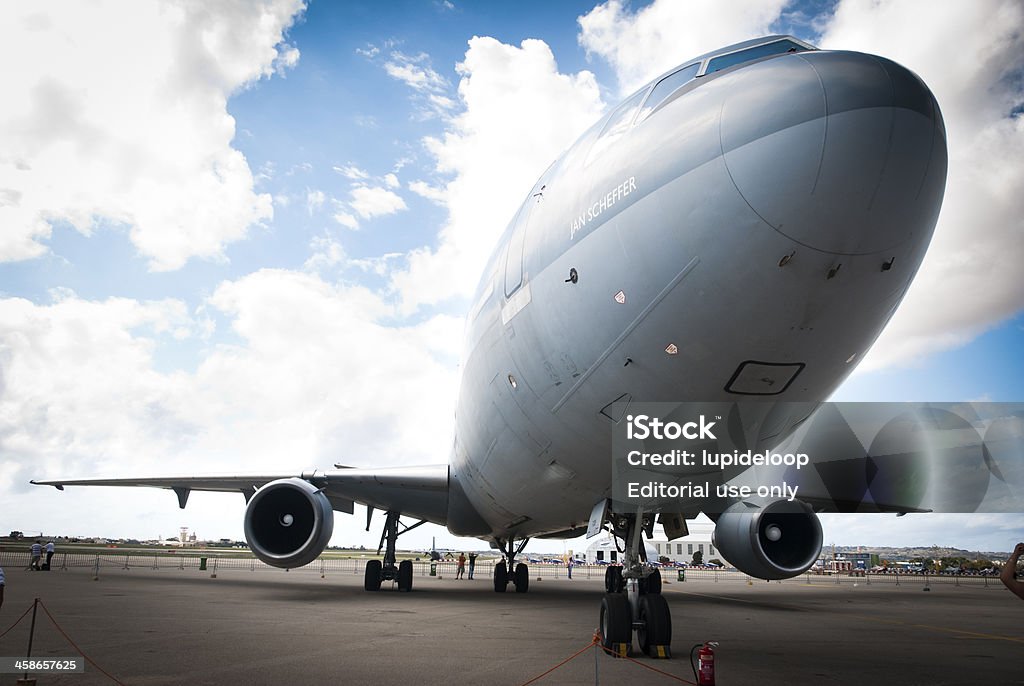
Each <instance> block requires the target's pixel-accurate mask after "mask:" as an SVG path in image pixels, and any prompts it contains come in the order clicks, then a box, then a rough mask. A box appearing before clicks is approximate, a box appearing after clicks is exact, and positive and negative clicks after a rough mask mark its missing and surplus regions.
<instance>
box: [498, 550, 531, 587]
mask: <svg viewBox="0 0 1024 686" xmlns="http://www.w3.org/2000/svg"><path fill="white" fill-rule="evenodd" d="M529 540H530V539H529V538H524V539H523V540H522V541H520V542H519V545H516V542H515V538H514V537H512V538H507V539H505V538H499V539H496V540H495V543H497V544H498V549H499V550H500V551H501V553H502V555H503V556H504V557H505V559H504V560H502V561H501V562H499V563H498V564H496V565H495V566H494V592H495V593H504V592H505V590H506V589H507V588H508V582H509V581H511V582H512V583H513V584H515V587H516V593H526V592H527V591H529V590H530V568H529V567H527V566H526V565H525V564H524V563H522V562H520V563H519V564H516V563H515V560H516V555H518V554H519V553H521V552H523V548H525V547H526V544H527V542H528V541H529Z"/></svg>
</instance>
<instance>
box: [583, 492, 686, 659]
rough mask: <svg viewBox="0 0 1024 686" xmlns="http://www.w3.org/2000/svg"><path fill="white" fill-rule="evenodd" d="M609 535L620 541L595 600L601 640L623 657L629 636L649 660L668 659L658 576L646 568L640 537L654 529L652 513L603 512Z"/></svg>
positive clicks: (668, 620)
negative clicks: (618, 556)
mask: <svg viewBox="0 0 1024 686" xmlns="http://www.w3.org/2000/svg"><path fill="white" fill-rule="evenodd" d="M608 517H609V522H610V524H611V528H612V533H614V534H615V536H617V537H618V538H621V539H622V540H624V541H625V542H626V550H625V552H624V553H623V563H622V566H621V567H617V566H616V567H608V568H607V569H606V570H605V575H604V590H605V595H604V598H603V599H602V600H601V624H600V627H601V640H602V644H603V645H604V647H605V648H607V649H608V650H609V651H610V652H611V653H613V654H615V655H622V656H624V655H628V654H629V652H630V650H631V648H632V645H633V632H634V631H635V632H636V640H637V643H638V644H639V645H640V650H641V651H643V652H644V653H646V654H647V655H649V656H651V657H658V658H668V657H671V656H672V655H671V649H670V646H671V644H672V614H671V612H670V611H669V608H668V603H667V602H666V601H665V598H664V597H663V596H662V595H661V572H660V571H658V570H657V569H656V568H654V567H652V566H650V565H649V564H646V562H647V552H646V551H645V549H644V547H643V545H641V534H642V533H643V532H644V531H647V532H648V536H650V533H651V531H652V529H653V527H654V517H653V515H644V514H643V511H642V510H638V511H637V513H636V514H625V515H620V514H609V515H608Z"/></svg>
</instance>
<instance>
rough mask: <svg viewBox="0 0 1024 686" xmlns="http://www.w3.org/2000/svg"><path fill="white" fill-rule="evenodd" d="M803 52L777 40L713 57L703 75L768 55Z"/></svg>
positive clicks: (799, 47)
mask: <svg viewBox="0 0 1024 686" xmlns="http://www.w3.org/2000/svg"><path fill="white" fill-rule="evenodd" d="M805 50H807V48H805V47H804V46H802V45H800V44H799V43H794V42H793V41H791V40H777V41H775V42H773V43H765V44H764V45H757V46H754V47H752V48H747V49H746V50H739V51H737V52H730V53H729V54H728V55H722V56H721V57H715V58H714V59H712V60H711V61H710V62H708V68H707V70H705V72H704V73H705V74H711V73H713V72H716V71H721V70H723V69H728V68H729V67H732V66H734V65H737V64H740V63H742V62H749V61H751V60H756V59H758V58H761V57H768V56H769V55H779V54H782V53H785V52H804V51H805Z"/></svg>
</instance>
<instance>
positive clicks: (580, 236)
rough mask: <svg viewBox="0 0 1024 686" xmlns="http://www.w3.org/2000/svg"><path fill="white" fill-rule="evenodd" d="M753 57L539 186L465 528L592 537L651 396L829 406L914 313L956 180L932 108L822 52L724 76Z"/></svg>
mask: <svg viewBox="0 0 1024 686" xmlns="http://www.w3.org/2000/svg"><path fill="white" fill-rule="evenodd" d="M740 47H742V46H733V48H731V49H724V50H723V51H718V52H716V53H710V54H709V55H707V56H704V57H702V58H696V59H694V60H691V61H689V62H687V63H684V65H683V68H684V70H685V68H686V67H688V66H689V65H694V64H696V65H697V66H696V68H692V73H691V72H687V73H684V74H681V75H679V76H676V79H677V80H678V82H679V83H682V85H681V86H679V85H677V84H676V85H675V89H674V90H672V89H670V88H667V87H662V88H661V89H660V90H657V89H656V90H655V92H654V94H653V95H652V94H651V91H652V89H654V88H656V86H657V84H658V83H659V82H660V81H661V78H662V77H659V79H656V80H655V81H652V82H651V84H648V86H645V87H644V88H643V89H641V90H640V91H638V92H637V94H634V95H633V96H631V97H630V98H627V99H626V100H625V101H624V102H623V103H622V104H621V105H619V106H618V107H616V108H615V109H613V110H612V111H611V112H610V113H609V114H608V115H607V116H606V117H604V118H603V119H602V120H601V121H599V122H598V123H597V124H595V125H594V126H593V127H591V129H589V130H588V131H587V132H586V133H584V134H583V135H582V136H581V137H580V139H579V140H578V141H577V142H576V143H575V144H574V145H572V146H571V147H570V148H569V149H568V150H567V151H566V152H565V153H564V154H563V155H562V156H561V157H560V158H559V159H558V160H557V161H556V162H555V163H554V164H552V165H551V167H550V168H549V169H548V170H547V171H546V172H545V173H544V174H543V175H542V176H541V178H540V179H539V180H538V181H537V182H536V184H535V185H534V187H533V188H532V189H531V190H530V192H529V193H528V194H527V197H526V199H525V201H524V202H523V204H522V206H521V208H520V209H519V211H518V212H517V214H516V216H515V217H514V218H513V220H512V222H511V224H510V225H509V227H508V229H507V230H506V232H505V234H504V236H503V237H502V239H501V241H500V242H499V245H498V247H497V249H496V250H495V252H494V254H493V255H492V257H491V259H490V260H489V262H488V265H487V267H486V269H485V271H484V274H483V278H482V280H481V283H480V286H479V288H478V291H477V295H476V297H475V298H474V304H473V306H472V308H471V311H470V314H469V316H468V320H467V325H466V343H465V353H464V360H463V369H462V382H461V388H460V395H459V401H458V406H457V412H456V438H455V445H454V449H453V455H452V458H451V467H450V492H449V506H448V521H447V525H448V528H449V529H450V530H451V531H452V532H453V533H456V534H459V535H471V536H482V537H507V536H510V535H515V536H519V537H521V536H533V535H543V534H552V533H556V532H564V531H568V530H573V529H577V528H578V527H580V526H585V524H586V520H587V517H588V515H589V513H590V511H591V508H592V507H593V505H594V504H595V503H596V502H598V501H599V500H601V499H602V498H604V497H607V496H608V495H609V493H610V490H611V426H612V425H613V423H614V422H616V421H618V420H620V419H621V417H622V416H623V415H624V411H625V408H626V407H628V404H629V403H630V402H632V401H700V402H714V401H738V400H743V399H756V400H763V401H765V402H772V401H811V402H819V401H822V400H825V399H826V398H827V397H828V396H829V395H830V394H831V393H832V392H833V391H834V390H835V389H836V388H837V387H838V385H839V384H840V383H841V382H842V380H843V379H844V378H845V377H846V376H847V375H848V374H849V373H850V371H851V370H852V369H853V368H854V367H855V366H856V364H857V363H858V362H859V361H860V360H861V359H862V358H863V356H864V354H865V353H866V352H867V350H868V349H869V348H870V346H871V344H872V343H873V342H874V340H875V339H876V337H877V336H878V335H879V333H881V331H882V329H883V328H884V326H885V324H886V322H887V321H888V320H889V318H890V317H891V316H892V314H893V312H894V311H895V309H896V307H897V306H898V304H899V303H900V301H901V299H902V297H903V295H904V293H905V292H906V290H907V288H908V286H909V284H910V282H911V280H912V279H913V276H914V274H915V273H916V271H917V268H918V266H919V265H920V263H921V260H922V259H923V257H924V254H925V251H926V249H927V247H928V243H929V240H930V238H931V234H932V231H933V229H934V226H935V222H936V220H937V217H938V212H939V209H940V206H941V200H942V194H943V190H944V185H945V176H946V144H945V132H944V128H943V123H942V117H941V114H940V113H939V109H938V106H937V104H936V103H935V100H934V98H933V96H932V94H931V93H930V92H929V90H928V89H927V87H926V86H925V85H924V84H923V83H922V82H921V81H920V80H919V79H918V78H917V77H916V76H915V75H914V74H913V73H911V72H909V71H908V70H906V69H905V68H903V67H901V66H899V65H897V64H895V63H894V62H891V61H889V60H886V59H884V58H881V57H876V56H872V55H866V54H861V53H854V52H831V51H817V50H806V51H804V50H803V49H802V47H804V46H802V44H801V51H797V52H789V53H783V54H775V55H771V56H766V57H762V58H760V59H755V60H753V61H747V62H742V63H740V64H734V65H731V66H725V67H724V68H722V69H721V70H719V71H714V72H712V69H713V68H714V66H715V65H716V64H717V65H722V64H725V62H723V61H721V60H719V61H718V62H716V61H715V60H716V56H719V55H721V54H723V53H726V52H729V51H730V50H734V49H736V48H740ZM673 71H674V72H675V70H673ZM680 71H682V70H680ZM705 71H707V72H708V73H706V74H705V73H704V72H705ZM677 73H678V72H677ZM670 74H671V73H670ZM687 77H689V80H688V81H687V80H686V78H687ZM669 78H671V76H670V77H669ZM665 91H670V93H669V94H668V95H667V97H666V96H665ZM654 100H658V102H657V103H652V101H654ZM652 104H654V105H655V106H654V107H653V108H652V107H650V105H652Z"/></svg>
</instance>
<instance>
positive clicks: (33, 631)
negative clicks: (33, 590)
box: [22, 598, 39, 684]
mask: <svg viewBox="0 0 1024 686" xmlns="http://www.w3.org/2000/svg"><path fill="white" fill-rule="evenodd" d="M38 611H39V598H36V599H35V600H33V601H32V626H31V627H29V630H28V652H27V653H26V654H25V661H26V662H28V661H29V660H31V659H32V639H33V638H35V636H36V612H38ZM22 681H23V682H24V683H26V684H27V683H35V682H30V681H29V679H28V671H27V670H26V671H25V676H24V677H22Z"/></svg>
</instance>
